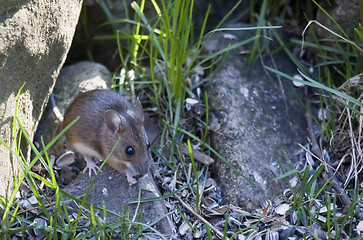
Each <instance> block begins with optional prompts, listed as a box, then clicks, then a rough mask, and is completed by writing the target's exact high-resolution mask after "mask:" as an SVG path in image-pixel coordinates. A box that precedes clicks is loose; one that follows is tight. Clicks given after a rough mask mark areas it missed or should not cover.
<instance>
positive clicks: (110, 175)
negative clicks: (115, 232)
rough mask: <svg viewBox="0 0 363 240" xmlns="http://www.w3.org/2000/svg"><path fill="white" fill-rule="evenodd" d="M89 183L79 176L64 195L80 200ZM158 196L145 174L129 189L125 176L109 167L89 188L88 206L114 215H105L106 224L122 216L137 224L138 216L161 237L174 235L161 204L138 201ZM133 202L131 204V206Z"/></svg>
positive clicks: (173, 228)
mask: <svg viewBox="0 0 363 240" xmlns="http://www.w3.org/2000/svg"><path fill="white" fill-rule="evenodd" d="M90 183H91V179H90V178H89V176H88V175H87V174H81V175H79V177H78V178H77V179H76V180H75V181H73V182H72V183H71V184H70V185H68V186H67V187H66V188H65V191H66V192H68V193H69V194H71V195H72V196H83V195H84V194H85V193H86V191H87V189H88V188H89V186H90ZM158 197H160V193H159V191H158V189H157V186H156V184H155V182H154V180H153V178H152V177H151V174H150V173H149V174H147V175H145V176H143V177H141V178H139V179H138V182H137V183H136V184H134V185H131V186H130V185H129V183H128V181H127V179H126V176H125V174H120V173H119V172H117V171H116V170H114V169H112V168H111V167H109V166H108V165H105V166H104V167H103V168H102V172H101V173H100V174H99V175H98V177H97V179H96V180H95V182H94V184H93V185H92V187H91V190H90V192H89V195H88V197H87V202H88V203H90V204H93V205H95V206H97V207H100V208H103V204H105V206H106V209H107V210H109V211H111V212H113V213H115V214H117V215H118V216H117V215H112V214H107V221H111V220H117V219H119V220H120V221H122V218H120V217H122V216H124V213H126V214H127V215H126V217H127V218H128V219H130V220H133V218H135V220H134V221H138V214H139V213H141V222H142V223H145V224H150V223H153V222H154V221H157V220H158V219H160V221H157V223H156V224H154V225H153V224H151V225H152V227H154V228H156V229H157V230H158V231H160V232H161V233H163V234H166V235H172V234H174V233H175V227H174V225H173V223H172V222H171V221H170V218H169V217H168V212H167V209H166V207H165V204H164V202H163V200H153V201H150V202H145V203H140V205H138V204H139V203H138V199H141V200H142V199H150V198H158ZM132 202H134V203H132ZM97 213H98V215H99V216H100V217H101V218H103V212H102V211H97Z"/></svg>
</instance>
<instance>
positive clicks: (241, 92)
mask: <svg viewBox="0 0 363 240" xmlns="http://www.w3.org/2000/svg"><path fill="white" fill-rule="evenodd" d="M239 27H242V26H239ZM226 33H228V34H232V35H234V36H235V37H236V39H235V40H231V38H230V37H229V38H224V37H223V36H225V34H226ZM254 34H255V31H239V32H223V33H220V34H216V35H215V36H213V38H212V39H211V41H210V42H209V43H207V46H206V48H207V50H209V51H211V52H215V51H217V50H219V49H222V48H225V47H227V46H228V45H229V44H233V43H236V42H237V41H242V40H246V39H248V38H250V37H252V36H253V35H254ZM249 50H251V44H249V45H245V46H243V47H240V48H237V49H234V50H231V51H230V52H229V55H228V56H227V58H226V59H225V61H224V63H223V65H222V67H221V68H220V69H219V70H218V71H217V72H216V73H215V74H214V75H212V76H211V77H210V79H209V81H208V83H207V86H206V89H205V90H206V91H207V93H208V97H209V105H210V110H211V113H212V116H214V117H212V120H211V121H212V122H213V118H214V122H215V123H216V124H215V126H217V127H218V126H219V129H215V130H216V131H215V133H214V134H213V136H212V145H213V146H214V147H215V149H216V150H217V151H218V152H219V153H220V154H221V155H222V156H223V157H224V158H225V159H226V160H227V161H229V162H230V163H231V164H232V165H233V166H234V167H235V168H236V169H237V170H238V171H239V172H240V173H241V174H243V175H244V176H245V177H247V178H248V179H250V180H251V181H252V182H253V184H252V183H250V182H249V181H247V180H246V179H245V178H243V177H242V176H240V175H238V174H237V173H236V172H234V171H233V170H232V169H231V168H230V167H228V166H227V165H226V164H225V163H223V162H222V161H221V160H218V161H217V162H216V163H215V164H214V165H213V166H212V171H213V173H214V177H216V179H217V182H218V184H219V185H220V186H221V189H222V191H223V192H222V193H223V196H224V198H225V200H226V202H234V203H236V204H238V205H239V206H242V207H244V208H246V209H249V210H251V209H255V208H256V207H261V205H260V200H268V199H271V198H273V196H275V195H276V194H278V193H279V192H280V191H281V190H282V189H283V186H284V183H285V181H284V180H275V179H276V177H278V176H280V174H281V169H280V168H279V164H278V161H277V159H276V156H275V152H274V149H275V148H276V150H277V152H280V146H281V147H283V148H284V150H285V151H286V152H287V154H288V155H289V156H290V157H292V158H293V153H294V152H295V151H296V150H298V145H297V143H303V141H304V137H305V136H306V134H305V129H306V128H305V123H304V117H303V114H304V111H303V107H302V106H301V104H300V103H299V102H298V100H297V98H296V97H295V95H294V93H293V91H297V92H298V90H297V89H294V87H293V85H292V83H291V82H290V81H289V80H285V79H282V80H281V83H282V89H281V87H280V82H279V80H278V79H277V77H276V75H274V74H272V73H270V76H271V77H270V76H268V75H267V70H265V69H264V67H263V66H262V64H261V61H259V60H257V61H255V62H254V63H253V64H252V65H250V66H248V58H249V56H250V55H249V54H240V53H241V52H244V51H249ZM273 58H274V62H275V63H276V64H277V69H279V70H280V71H283V72H286V73H288V74H295V73H296V68H295V67H294V66H293V65H292V64H291V63H290V62H289V60H288V58H287V57H286V56H284V55H283V54H274V55H273ZM263 62H264V63H265V64H266V65H268V66H270V67H273V64H272V63H271V61H270V60H269V59H268V58H266V57H264V60H263ZM282 91H283V92H284V94H285V97H286V99H285V100H284V96H283V94H282ZM285 103H286V106H287V108H286V107H285ZM278 156H279V157H280V160H281V161H282V162H284V163H286V161H285V159H283V158H282V157H281V154H278Z"/></svg>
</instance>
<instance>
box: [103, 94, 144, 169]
mask: <svg viewBox="0 0 363 240" xmlns="http://www.w3.org/2000/svg"><path fill="white" fill-rule="evenodd" d="M104 121H105V125H106V126H107V130H106V131H108V134H107V135H108V136H107V139H105V141H107V142H108V143H107V144H105V146H107V148H108V149H107V151H105V152H107V154H109V153H110V152H111V151H112V148H113V147H114V145H115V143H116V142H117V140H118V139H120V140H119V143H118V145H117V146H116V148H115V150H114V152H113V154H112V155H111V157H110V159H109V160H108V164H109V165H111V167H113V168H115V169H117V170H118V171H120V172H124V171H125V170H126V169H129V170H130V172H131V173H132V175H145V174H146V173H147V172H148V168H149V160H150V153H149V149H150V143H149V142H148V140H147V137H146V133H145V130H144V125H143V123H144V111H143V109H142V106H141V104H140V102H139V101H137V103H136V105H135V107H134V109H128V110H126V111H123V112H122V113H120V112H116V111H114V110H107V111H105V112H104Z"/></svg>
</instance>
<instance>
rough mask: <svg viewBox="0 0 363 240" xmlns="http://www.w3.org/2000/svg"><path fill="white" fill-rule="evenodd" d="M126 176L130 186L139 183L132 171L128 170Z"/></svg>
mask: <svg viewBox="0 0 363 240" xmlns="http://www.w3.org/2000/svg"><path fill="white" fill-rule="evenodd" d="M125 174H126V178H127V181H128V182H129V184H130V185H134V184H135V183H137V180H136V179H135V178H134V176H133V175H132V173H131V172H130V170H128V169H126V171H125Z"/></svg>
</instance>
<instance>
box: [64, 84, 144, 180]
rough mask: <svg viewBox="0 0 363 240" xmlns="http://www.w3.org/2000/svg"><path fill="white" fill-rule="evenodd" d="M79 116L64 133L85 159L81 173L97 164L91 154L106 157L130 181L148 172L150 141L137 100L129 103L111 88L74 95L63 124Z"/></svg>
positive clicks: (65, 124) (142, 112) (92, 169)
mask: <svg viewBox="0 0 363 240" xmlns="http://www.w3.org/2000/svg"><path fill="white" fill-rule="evenodd" d="M78 116H79V119H78V121H77V122H76V123H75V124H74V125H73V126H72V127H71V128H70V129H68V131H67V132H66V136H67V138H68V140H69V142H70V143H71V144H72V146H73V147H74V148H75V149H76V150H77V151H78V152H80V153H81V154H83V155H84V158H85V160H86V162H87V166H86V168H85V169H84V171H83V172H85V171H86V170H87V169H89V175H90V176H91V172H92V171H93V172H94V173H96V171H97V169H98V167H97V165H96V164H95V163H94V162H93V160H92V157H96V158H99V159H103V160H105V159H106V158H107V156H108V155H109V154H110V152H111V151H112V149H113V148H114V147H115V144H116V142H117V141H118V139H119V143H118V144H117V146H116V147H115V150H114V151H113V153H112V155H111V156H110V157H109V159H108V160H107V164H109V165H110V166H111V167H112V168H114V169H116V170H118V171H119V172H125V173H126V176H127V180H128V181H129V183H130V184H134V183H136V180H135V179H134V178H133V177H134V176H137V175H145V174H147V173H148V168H149V161H150V153H149V148H150V143H149V142H148V140H147V136H146V133H145V130H144V125H143V123H144V111H143V108H142V106H141V104H140V102H139V100H138V101H137V103H136V104H135V106H133V105H132V104H131V103H130V102H128V101H127V100H126V99H125V98H124V97H122V96H121V95H120V94H118V93H116V92H115V91H111V90H92V91H88V92H84V93H81V94H80V95H78V96H77V97H76V98H75V99H74V101H73V102H72V104H71V105H70V106H69V107H68V109H67V110H66V113H65V115H64V121H63V123H62V125H63V127H66V126H68V125H69V124H70V123H71V122H72V121H73V120H75V119H76V118H77V117H78Z"/></svg>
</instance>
